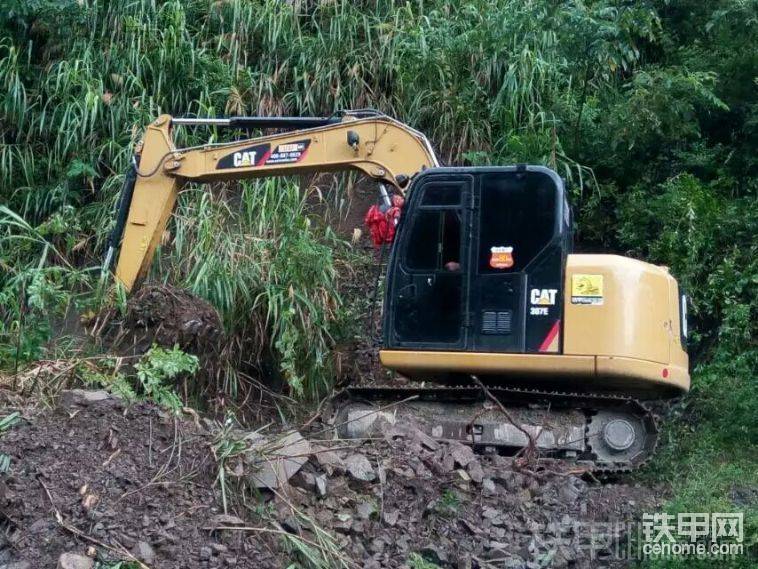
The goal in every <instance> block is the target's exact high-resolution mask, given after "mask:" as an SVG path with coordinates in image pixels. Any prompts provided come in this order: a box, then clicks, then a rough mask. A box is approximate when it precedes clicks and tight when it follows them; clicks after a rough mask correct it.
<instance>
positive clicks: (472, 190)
mask: <svg viewBox="0 0 758 569" xmlns="http://www.w3.org/2000/svg"><path fill="white" fill-rule="evenodd" d="M386 282H387V285H386V293H385V294H386V296H385V312H384V322H383V334H384V348H383V350H382V351H381V354H380V356H381V360H382V363H383V364H384V366H385V367H388V368H390V369H393V370H395V371H397V372H399V373H401V374H402V375H405V376H407V377H410V378H412V379H415V380H435V381H441V382H449V381H453V382H461V381H462V382H464V383H465V381H466V379H467V378H468V377H469V376H471V375H477V376H479V377H481V379H482V380H484V381H486V382H488V383H489V384H490V385H500V386H503V385H507V386H514V385H515V386H525V387H529V388H534V387H540V388H546V387H547V388H550V389H558V390H561V391H584V392H588V391H591V392H602V393H608V392H611V393H623V394H629V393H633V394H635V395H636V396H639V397H642V398H657V397H661V396H664V397H671V396H673V395H676V394H678V393H681V392H683V391H686V390H687V389H688V387H689V374H688V369H687V366H688V363H687V354H686V348H685V342H684V340H683V337H684V336H685V335H686V331H685V327H686V318H685V316H684V315H683V313H682V311H681V307H682V306H686V299H684V298H683V296H682V294H681V293H680V291H679V287H678V284H677V282H676V280H675V279H674V278H673V277H672V276H671V275H670V274H669V272H668V270H667V269H666V268H665V267H656V266H654V265H651V264H649V263H645V262H643V261H638V260H635V259H630V258H627V257H621V256H617V255H583V254H582V255H577V254H573V253H572V214H571V209H570V207H569V205H568V201H567V198H566V195H565V188H564V184H563V181H562V180H561V178H560V177H559V176H558V175H557V174H556V173H555V172H553V171H552V170H550V169H548V168H545V167H543V166H524V165H521V166H508V167H483V168H432V169H428V170H425V171H424V172H422V173H421V174H419V175H418V176H417V177H416V178H415V179H414V181H413V184H412V187H411V188H410V190H409V197H408V200H407V203H406V205H405V208H404V210H403V216H402V219H401V223H400V226H399V228H398V232H397V237H396V242H395V245H394V248H393V251H392V254H391V256H390V261H389V267H388V272H387V281H386Z"/></svg>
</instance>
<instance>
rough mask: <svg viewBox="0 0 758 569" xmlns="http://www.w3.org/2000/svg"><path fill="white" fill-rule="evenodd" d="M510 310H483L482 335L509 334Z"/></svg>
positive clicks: (511, 318)
mask: <svg viewBox="0 0 758 569" xmlns="http://www.w3.org/2000/svg"><path fill="white" fill-rule="evenodd" d="M512 320H513V311H512V310H499V311H495V310H485V311H483V312H482V334H510V333H511V322H512Z"/></svg>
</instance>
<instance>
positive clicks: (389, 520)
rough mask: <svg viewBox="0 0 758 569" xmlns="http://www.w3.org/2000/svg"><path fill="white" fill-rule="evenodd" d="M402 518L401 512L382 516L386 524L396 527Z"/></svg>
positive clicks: (385, 513)
mask: <svg viewBox="0 0 758 569" xmlns="http://www.w3.org/2000/svg"><path fill="white" fill-rule="evenodd" d="M399 518H400V510H392V511H385V512H384V514H383V515H382V519H383V520H384V523H385V524H387V525H388V526H394V525H395V524H396V523H397V520H398V519H399Z"/></svg>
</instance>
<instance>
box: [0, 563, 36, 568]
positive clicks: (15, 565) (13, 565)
mask: <svg viewBox="0 0 758 569" xmlns="http://www.w3.org/2000/svg"><path fill="white" fill-rule="evenodd" d="M0 569H32V564H31V563H29V562H28V561H14V562H13V563H8V564H7V565H0Z"/></svg>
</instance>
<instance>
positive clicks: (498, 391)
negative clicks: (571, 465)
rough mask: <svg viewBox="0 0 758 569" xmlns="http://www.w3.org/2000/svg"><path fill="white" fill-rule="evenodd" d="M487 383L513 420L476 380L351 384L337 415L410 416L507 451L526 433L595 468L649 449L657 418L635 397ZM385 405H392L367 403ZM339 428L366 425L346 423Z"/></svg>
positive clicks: (372, 424) (641, 459) (434, 429)
mask: <svg viewBox="0 0 758 569" xmlns="http://www.w3.org/2000/svg"><path fill="white" fill-rule="evenodd" d="M487 390H488V391H489V393H490V394H492V395H493V396H494V397H495V398H496V399H497V400H498V401H499V402H500V403H501V404H502V405H503V406H504V407H505V408H506V410H507V411H508V414H509V416H510V419H512V421H511V420H509V419H508V418H506V417H505V416H504V414H503V413H502V411H500V410H499V408H498V407H497V406H496V405H494V404H492V402H491V401H490V400H489V399H488V398H487V396H486V393H485V392H484V391H483V390H482V389H481V388H479V387H476V386H471V385H460V386H441V387H440V386H435V387H400V388H398V387H394V386H392V387H388V386H379V387H355V388H350V389H348V390H347V396H346V400H343V401H341V402H339V403H338V406H339V407H340V409H342V417H343V420H344V418H345V417H349V416H350V415H346V413H350V412H352V413H353V415H352V417H358V418H360V417H378V416H379V415H383V416H384V417H385V419H387V420H389V421H392V422H394V421H401V422H402V421H412V422H414V423H415V424H416V425H417V426H419V427H420V428H422V429H423V430H424V431H425V432H426V434H428V435H429V436H431V437H433V438H436V439H439V440H458V441H460V442H463V443H466V444H470V445H472V446H473V447H474V448H475V449H476V450H479V451H485V452H498V453H501V454H514V453H516V452H518V451H519V450H520V449H522V448H523V447H524V446H525V445H526V444H527V443H528V439H527V434H531V438H532V439H533V440H535V441H536V443H537V448H538V451H539V453H540V454H541V455H543V456H551V457H555V458H561V459H565V460H569V461H571V462H576V463H579V464H582V465H585V466H587V467H588V468H589V469H590V470H591V471H592V472H593V473H596V474H601V475H612V474H615V473H622V472H630V471H632V470H634V469H636V468H639V467H640V466H642V465H644V464H645V463H646V462H647V461H648V460H649V459H650V457H651V456H652V455H653V453H654V452H655V448H656V446H657V441H658V426H657V421H656V419H655V416H654V415H653V414H652V413H651V412H650V411H649V410H648V409H647V407H645V406H644V405H643V404H642V403H641V402H640V401H638V400H636V399H632V398H629V397H623V396H616V395H608V394H596V393H567V392H560V391H552V390H534V389H522V388H513V387H488V388H487ZM387 406H391V407H389V408H388V410H389V411H391V413H387V412H385V413H372V412H371V411H368V410H367V409H381V408H386V407H387ZM351 410H352V411H351ZM358 420H360V423H361V428H363V429H364V430H365V429H368V430H371V429H372V428H373V429H380V428H381V427H379V425H380V424H381V422H376V421H373V419H355V418H352V419H348V421H358ZM609 425H610V426H609ZM342 434H343V436H363V435H365V434H367V432H362V431H361V430H360V429H348V430H347V431H345V432H343V433H342ZM630 441H631V442H630Z"/></svg>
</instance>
